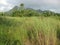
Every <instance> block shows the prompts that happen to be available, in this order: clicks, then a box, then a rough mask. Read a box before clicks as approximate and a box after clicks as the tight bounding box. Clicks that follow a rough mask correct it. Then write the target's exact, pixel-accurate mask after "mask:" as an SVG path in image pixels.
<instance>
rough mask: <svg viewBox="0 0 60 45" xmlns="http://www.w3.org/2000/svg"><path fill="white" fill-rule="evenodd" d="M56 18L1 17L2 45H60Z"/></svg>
mask: <svg viewBox="0 0 60 45" xmlns="http://www.w3.org/2000/svg"><path fill="white" fill-rule="evenodd" d="M59 41H60V20H59V19H57V18H55V17H0V45H60V44H59V43H60V42H59Z"/></svg>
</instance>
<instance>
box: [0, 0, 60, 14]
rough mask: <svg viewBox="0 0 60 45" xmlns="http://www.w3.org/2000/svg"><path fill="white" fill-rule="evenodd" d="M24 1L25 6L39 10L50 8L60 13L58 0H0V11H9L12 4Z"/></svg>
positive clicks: (16, 4)
mask: <svg viewBox="0 0 60 45" xmlns="http://www.w3.org/2000/svg"><path fill="white" fill-rule="evenodd" d="M21 3H24V5H25V7H27V8H33V9H41V10H50V11H53V12H57V13H60V6H59V5H60V1H59V0H10V1H9V0H1V1H0V12H5V11H9V10H10V9H12V8H13V7H14V6H18V5H19V4H21Z"/></svg>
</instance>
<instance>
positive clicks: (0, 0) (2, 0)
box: [0, 0, 8, 5]
mask: <svg viewBox="0 0 60 45" xmlns="http://www.w3.org/2000/svg"><path fill="white" fill-rule="evenodd" d="M0 4H3V5H7V4H8V3H7V0H0Z"/></svg>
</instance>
